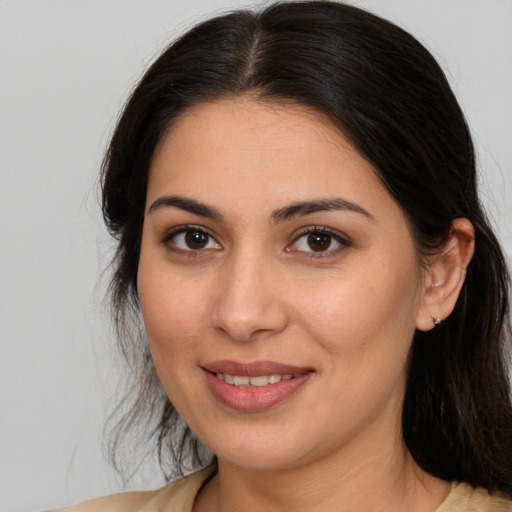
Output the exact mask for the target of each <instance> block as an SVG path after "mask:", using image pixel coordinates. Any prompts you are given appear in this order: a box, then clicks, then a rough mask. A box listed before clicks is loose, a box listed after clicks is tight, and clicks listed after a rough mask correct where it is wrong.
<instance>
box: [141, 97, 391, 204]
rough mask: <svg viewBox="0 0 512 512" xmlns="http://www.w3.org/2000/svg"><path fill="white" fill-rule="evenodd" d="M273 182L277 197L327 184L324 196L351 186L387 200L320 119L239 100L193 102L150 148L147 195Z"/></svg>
mask: <svg viewBox="0 0 512 512" xmlns="http://www.w3.org/2000/svg"><path fill="white" fill-rule="evenodd" d="M277 183H279V184H280V185H281V186H284V189H283V190H282V193H283V195H284V196H286V193H287V192H289V193H290V194H293V193H295V192H298V191H299V189H304V188H308V187H310V188H311V193H313V190H314V189H316V188H322V187H323V188H325V187H329V186H331V187H334V190H332V191H331V193H332V192H334V191H337V192H339V193H342V192H345V193H349V192H350V189H351V188H354V187H356V186H359V187H364V188H366V189H367V190H366V192H367V195H371V194H373V193H375V192H378V193H379V195H381V194H387V192H386V191H385V189H384V187H383V186H382V185H381V183H380V180H379V179H378V177H377V175H376V173H375V171H374V169H373V167H372V166H371V164H370V163H369V162H368V161H367V160H366V159H364V158H363V157H362V156H361V155H360V154H359V153H358V151H357V150H356V149H355V148H354V146H352V145H351V144H350V142H349V141H348V140H347V139H346V138H345V137H344V135H343V134H342V133H341V132H340V131H339V130H338V128H337V127H336V126H334V124H333V123H332V122H331V121H330V120H329V119H327V117H326V116H324V115H322V114H320V113H318V112H316V111H312V110H311V109H308V108H306V107H302V106H297V105H276V104H269V103H262V102H259V101H255V100H252V99H250V98H245V97H244V98H235V99H229V100H221V101H216V102H209V103H200V104H198V105H195V106H194V107H192V108H190V109H188V110H186V111H185V112H184V113H183V114H182V115H181V116H180V118H179V119H178V120H177V122H176V123H175V124H174V125H173V126H172V128H171V129H170V130H169V131H168V132H167V133H166V135H165V136H164V137H163V139H162V140H161V141H160V143H159V145H158V147H157V148H156V151H155V154H154V156H153V160H152V163H151V168H150V180H149V186H148V195H150V196H151V195H154V194H155V193H157V189H163V188H169V187H171V188H182V187H188V186H190V185H191V184H195V186H196V187H197V192H200V191H201V190H203V191H205V192H206V191H207V190H208V189H210V188H211V187H214V188H216V189H217V188H219V187H226V186H230V185H231V186H232V187H231V188H229V192H230V193H231V194H234V193H235V192H241V190H239V189H240V188H242V189H243V188H244V187H252V190H253V191H254V192H256V190H258V191H260V192H262V193H264V192H265V190H270V189H272V188H273V187H274V186H275V185H276V184H277ZM227 191H228V189H226V188H225V189H224V192H226V193H227ZM173 192H174V193H177V192H178V191H177V190H174V191H173ZM294 199H296V198H294Z"/></svg>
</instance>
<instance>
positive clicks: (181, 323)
mask: <svg viewBox="0 0 512 512" xmlns="http://www.w3.org/2000/svg"><path fill="white" fill-rule="evenodd" d="M138 293H139V301H140V305H141V310H142V316H143V319H144V325H145V329H146V334H147V338H148V341H149V345H150V349H151V353H152V355H153V359H154V362H155V366H156V367H157V370H158V369H159V368H162V370H163V371H165V370H164V368H165V367H167V366H170V365H173V362H174V361H176V360H177V356H179V357H180V358H183V357H185V358H188V357H191V355H192V350H193V348H194V342H196V343H197V340H198V339H201V335H200V333H201V330H202V328H203V326H204V325H205V317H206V309H207V304H206V301H205V300H201V297H202V296H204V294H205V290H204V285H203V284H202V283H201V281H199V280H198V282H190V281H187V282H181V281H180V280H179V279H177V278H176V276H174V275H173V274H172V273H170V272H169V269H167V271H166V269H165V268H161V264H159V263H157V262H153V263H152V262H151V261H147V260H146V259H144V258H143V257H141V262H140V265H139V273H138ZM160 373H161V372H160V371H159V374H160ZM161 377H163V375H161Z"/></svg>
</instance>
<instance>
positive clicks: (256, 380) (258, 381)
mask: <svg viewBox="0 0 512 512" xmlns="http://www.w3.org/2000/svg"><path fill="white" fill-rule="evenodd" d="M250 383H251V386H256V387H260V386H268V383H269V378H268V377H267V376H266V375H261V376H260V377H251V379H250Z"/></svg>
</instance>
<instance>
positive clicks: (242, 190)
mask: <svg viewBox="0 0 512 512" xmlns="http://www.w3.org/2000/svg"><path fill="white" fill-rule="evenodd" d="M423 277H424V273H423V271H422V267H421V264H420V263H419V259H418V256H417V253H416V251H415V249H414V246H413V242H412V240H411V236H410V234H409V231H408V228H407V224H406V221H405V218H404V215H403V213H402V211H401V209H400V207H399V206H398V205H397V203H396V202H395V201H394V200H393V199H392V197H391V196H390V195H389V194H388V192H387V191H386V190H385V189H384V187H383V186H382V184H381V183H380V181H379V179H378V178H377V176H376V174H375V172H374V171H373V169H372V166H371V165H370V164H369V163H368V162H367V161H366V160H365V159H363V158H362V157H361V156H360V155H359V154H358V153H357V152H356V150H355V149H354V148H353V147H352V146H351V145H350V144H349V143H348V142H347V140H346V139H345V138H344V137H343V136H342V135H341V134H340V133H339V132H338V131H337V130H336V129H335V128H334V127H333V126H332V125H331V124H330V122H329V121H327V120H326V119H324V118H323V117H321V116H320V115H319V114H315V113H312V112H308V111H307V110H306V109H303V108H300V107H295V106H286V107H280V106H275V105H268V104H264V103H258V102H255V101H252V100H250V99H244V98H239V99H232V100H222V101H218V102H212V103H204V104H200V105H197V106H195V107H193V108H191V109H190V110H188V111H187V112H186V113H185V114H184V115H183V116H182V117H181V118H180V120H179V122H178V123H177V124H176V125H174V127H173V128H172V129H171V131H170V132H169V133H168V134H167V135H166V136H165V138H164V139H163V140H162V141H161V143H160V145H159V146H158V148H157V150H156V152H155V155H154V158H153V161H152V164H151V169H150V176H149V183H148V192H147V207H146V216H145V221H144V229H143V236H142V249H141V255H140V265H139V271H138V292H139V297H140V303H141V307H142V313H143V316H144V322H145V326H146V330H147V336H148V340H149V344H150V348H151V353H152V355H153V359H154V363H155V366H156V369H157V372H158V375H159V377H160V379H161V382H162V385H163V387H164V388H165V391H166V392H167V394H168V395H169V397H170V399H171V401H172V403H173V404H174V405H175V406H176V408H177V409H178V411H179V413H180V414H181V415H182V417H183V418H184V420H185V421H186V422H187V424H188V425H189V426H190V427H191V428H192V430H193V431H194V432H195V433H196V434H197V435H198V436H199V438H200V439H201V440H202V441H203V442H204V443H205V444H206V445H207V446H209V448H210V449H211V450H212V451H213V452H214V453H215V454H217V456H218V457H219V460H220V461H223V462H225V463H231V464H235V465H237V466H242V467H248V468H258V469H268V468H274V469H276V468H286V467H293V466H297V465H300V464H304V463H311V462H312V461H313V460H315V459H319V458H321V457H327V456H328V457H331V456H337V455H340V456H342V455H343V454H344V455H347V454H348V455H350V453H356V454H357V453H359V454H360V453H362V451H361V450H363V451H364V450H367V451H368V453H378V451H379V450H380V449H381V448H382V446H383V445H386V443H389V442H396V440H397V439H398V440H399V441H398V442H401V441H400V440H401V432H400V418H401V406H402V400H403V394H404V389H405V380H406V371H407V360H408V357H407V356H408V353H409V349H410V345H411V340H412V337H413V334H414V331H415V325H416V320H417V318H418V315H419V314H420V312H421V311H422V310H424V309H425V308H424V305H423V301H424V284H423Z"/></svg>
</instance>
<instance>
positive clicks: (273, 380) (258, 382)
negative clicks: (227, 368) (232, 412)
mask: <svg viewBox="0 0 512 512" xmlns="http://www.w3.org/2000/svg"><path fill="white" fill-rule="evenodd" d="M300 376H301V374H300V373H296V374H295V375H291V374H285V375H279V374H277V373H274V374H271V375H258V376H256V377H246V376H241V375H230V374H229V373H217V378H218V379H220V380H222V381H224V382H225V383H226V384H231V385H234V386H241V387H248V386H253V387H261V386H268V385H269V384H277V383H278V382H281V381H282V380H290V379H293V378H295V377H300Z"/></svg>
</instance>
